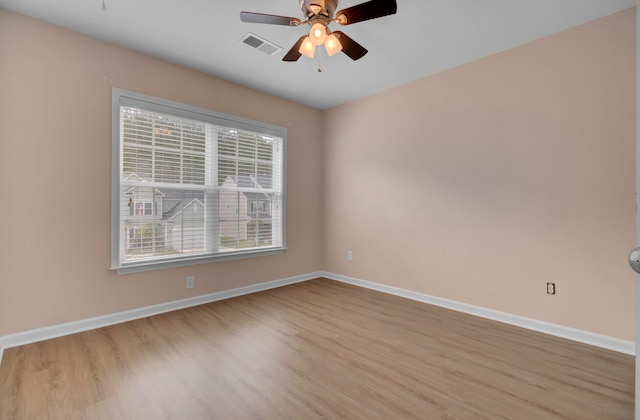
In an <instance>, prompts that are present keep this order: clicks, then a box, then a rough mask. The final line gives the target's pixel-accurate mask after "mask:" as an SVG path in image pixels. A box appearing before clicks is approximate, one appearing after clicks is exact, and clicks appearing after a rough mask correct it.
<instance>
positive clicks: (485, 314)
mask: <svg viewBox="0 0 640 420" xmlns="http://www.w3.org/2000/svg"><path fill="white" fill-rule="evenodd" d="M323 277H325V278H328V279H331V280H336V281H340V282H343V283H348V284H351V285H354V286H360V287H365V288H367V289H372V290H377V291H379V292H384V293H389V294H391V295H396V296H400V297H403V298H407V299H411V300H415V301H418V302H423V303H428V304H430V305H436V306H440V307H443V308H447V309H452V310H454V311H458V312H464V313H467V314H470V315H475V316H479V317H482V318H487V319H491V320H494V321H500V322H504V323H505V324H511V325H515V326H517V327H522V328H526V329H529V330H533V331H538V332H542V333H546V334H550V335H554V336H556V337H561V338H566V339H569V340H573V341H578V342H580V343H585V344H590V345H592V346H597V347H602V348H605V349H608V350H613V351H617V352H620V353H625V354H630V355H635V354H636V344H635V343H634V342H631V341H625V340H620V339H618V338H612V337H607V336H604V335H599V334H594V333H590V332H586V331H582V330H577V329H574V328H569V327H563V326H560V325H555V324H550V323H547V322H543V321H536V320H535V319H530V318H525V317H522V316H518V315H512V314H508V313H505V312H500V311H495V310H492V309H487V308H482V307H479V306H474V305H469V304H466V303H460V302H456V301H453V300H448V299H443V298H439V297H435V296H429V295H425V294H422V293H417V292H412V291H409V290H405V289H400V288H397V287H392V286H386V285H383V284H379V283H373V282H370V281H366V280H360V279H356V278H353V277H347V276H343V275H340V274H334V273H327V272H324V273H323Z"/></svg>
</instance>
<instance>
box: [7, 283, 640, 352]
mask: <svg viewBox="0 0 640 420" xmlns="http://www.w3.org/2000/svg"><path fill="white" fill-rule="evenodd" d="M318 277H325V278H328V279H331V280H336V281H340V282H343V283H348V284H351V285H354V286H359V287H365V288H367V289H372V290H377V291H379V292H383V293H389V294H392V295H396V296H400V297H404V298H407V299H412V300H415V301H418V302H423V303H428V304H430V305H436V306H440V307H443V308H447V309H452V310H454V311H458V312H464V313H467V314H471V315H475V316H479V317H482V318H487V319H492V320H494V321H499V322H504V323H506V324H511V325H515V326H518V327H522V328H527V329H529V330H533V331H539V332H543V333H546V334H550V335H554V336H557V337H561V338H566V339H569V340H573V341H577V342H581V343H585V344H590V345H593V346H597V347H602V348H605V349H609V350H613V351H617V352H620V353H625V354H630V355H635V353H636V352H635V350H636V348H635V343H633V342H630V341H625V340H620V339H617V338H611V337H607V336H603V335H599V334H594V333H589V332H586V331H581V330H577V329H573V328H568V327H563V326H559V325H555V324H550V323H546V322H542V321H536V320H534V319H530V318H525V317H521V316H517V315H512V314H507V313H504V312H500V311H495V310H492V309H486V308H482V307H479V306H474V305H468V304H465V303H460V302H456V301H453V300H448V299H443V298H439V297H435V296H429V295H425V294H422V293H417V292H412V291H409V290H405V289H400V288H397V287H392V286H386V285H383V284H379V283H373V282H370V281H366V280H360V279H356V278H353V277H347V276H343V275H340V274H334V273H329V272H323V271H317V272H313V273H307V274H301V275H298V276H293V277H288V278H284V279H280V280H273V281H268V282H264V283H258V284H252V285H249V286H244V287H238V288H236V289H230V290H223V291H220V292H215V293H210V294H206V295H201V296H194V297H192V298H187V299H181V300H176V301H172V302H166V303H161V304H158V305H152V306H147V307H144V308H137V309H132V310H129V311H124V312H118V313H114V314H108V315H103V316H98V317H94V318H87V319H83V320H79V321H73V322H68V323H64V324H59V325H53V326H50V327H44V328H38V329H35V330H30V331H24V332H19V333H15V334H9V335H5V336H1V337H0V363H2V356H3V352H4V349H5V348H11V347H16V346H21V345H24V344H30V343H35V342H38V341H43V340H48V339H51V338H56V337H62V336H65V335H69V334H75V333H79V332H83V331H88V330H92V329H96V328H101V327H106V326H108V325H114V324H119V323H122V322H127V321H132V320H134V319H140V318H145V317H148V316H153V315H158V314H161V313H165V312H170V311H175V310H179V309H184V308H188V307H191V306H197V305H202V304H205V303H210V302H215V301H218V300H223V299H229V298H233V297H237V296H242V295H247V294H251V293H256V292H260V291H263V290H269V289H274V288H277V287H282V286H286V285H289V284H294V283H300V282H303V281H307V280H313V279H315V278H318Z"/></svg>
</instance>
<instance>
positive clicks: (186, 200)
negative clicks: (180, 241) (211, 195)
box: [162, 188, 204, 220]
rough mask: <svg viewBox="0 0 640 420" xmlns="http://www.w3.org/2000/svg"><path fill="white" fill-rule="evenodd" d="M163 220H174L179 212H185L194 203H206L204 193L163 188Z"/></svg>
mask: <svg viewBox="0 0 640 420" xmlns="http://www.w3.org/2000/svg"><path fill="white" fill-rule="evenodd" d="M162 193H163V194H164V197H163V199H162V220H170V219H172V218H173V217H174V216H175V215H176V214H177V213H178V212H180V211H181V210H184V209H185V208H187V207H188V206H189V205H191V204H192V203H193V202H194V201H195V203H200V204H201V205H202V203H204V191H202V190H182V189H177V188H163V189H162Z"/></svg>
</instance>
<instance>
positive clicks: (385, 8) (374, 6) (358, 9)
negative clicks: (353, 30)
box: [335, 0, 398, 25]
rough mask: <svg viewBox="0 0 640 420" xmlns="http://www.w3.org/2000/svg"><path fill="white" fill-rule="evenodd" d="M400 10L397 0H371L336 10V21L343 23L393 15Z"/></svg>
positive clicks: (348, 23)
mask: <svg viewBox="0 0 640 420" xmlns="http://www.w3.org/2000/svg"><path fill="white" fill-rule="evenodd" d="M397 11H398V5H397V4H396V0H370V1H367V2H365V3H361V4H357V5H355V6H353V7H348V8H346V9H344V10H340V11H338V12H336V17H335V21H336V22H338V23H339V24H341V25H351V24H352V23H357V22H362V21H364V20H369V19H376V18H379V17H383V16H388V15H393V14H395V13H396V12H397Z"/></svg>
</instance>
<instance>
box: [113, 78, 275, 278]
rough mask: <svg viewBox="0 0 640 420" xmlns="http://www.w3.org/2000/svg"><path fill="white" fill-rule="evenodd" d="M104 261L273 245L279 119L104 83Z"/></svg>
mask: <svg viewBox="0 0 640 420" xmlns="http://www.w3.org/2000/svg"><path fill="white" fill-rule="evenodd" d="M112 115H113V117H112V118H113V159H112V160H113V179H112V258H111V260H112V261H111V263H112V268H113V269H117V270H118V272H119V273H127V272H135V271H143V270H150V269H157V268H165V267H172V266H179V265H187V264H196V263H201V262H209V261H215V260H222V259H235V258H243V257H250V256H263V255H269V254H276V253H282V252H284V250H285V249H286V247H285V208H284V203H285V195H284V194H285V191H284V184H285V183H284V174H285V168H284V162H285V144H286V129H284V128H281V127H276V126H272V125H267V124H263V123H258V122H254V121H248V120H244V119H241V118H236V117H231V116H227V115H221V114H217V113H213V112H211V111H208V110H203V109H198V108H193V107H189V106H186V105H182V104H178V103H174V102H169V101H165V100H162V99H157V98H152V97H149V96H145V95H140V94H136V93H132V92H126V91H123V90H120V89H114V90H113V113H112Z"/></svg>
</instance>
